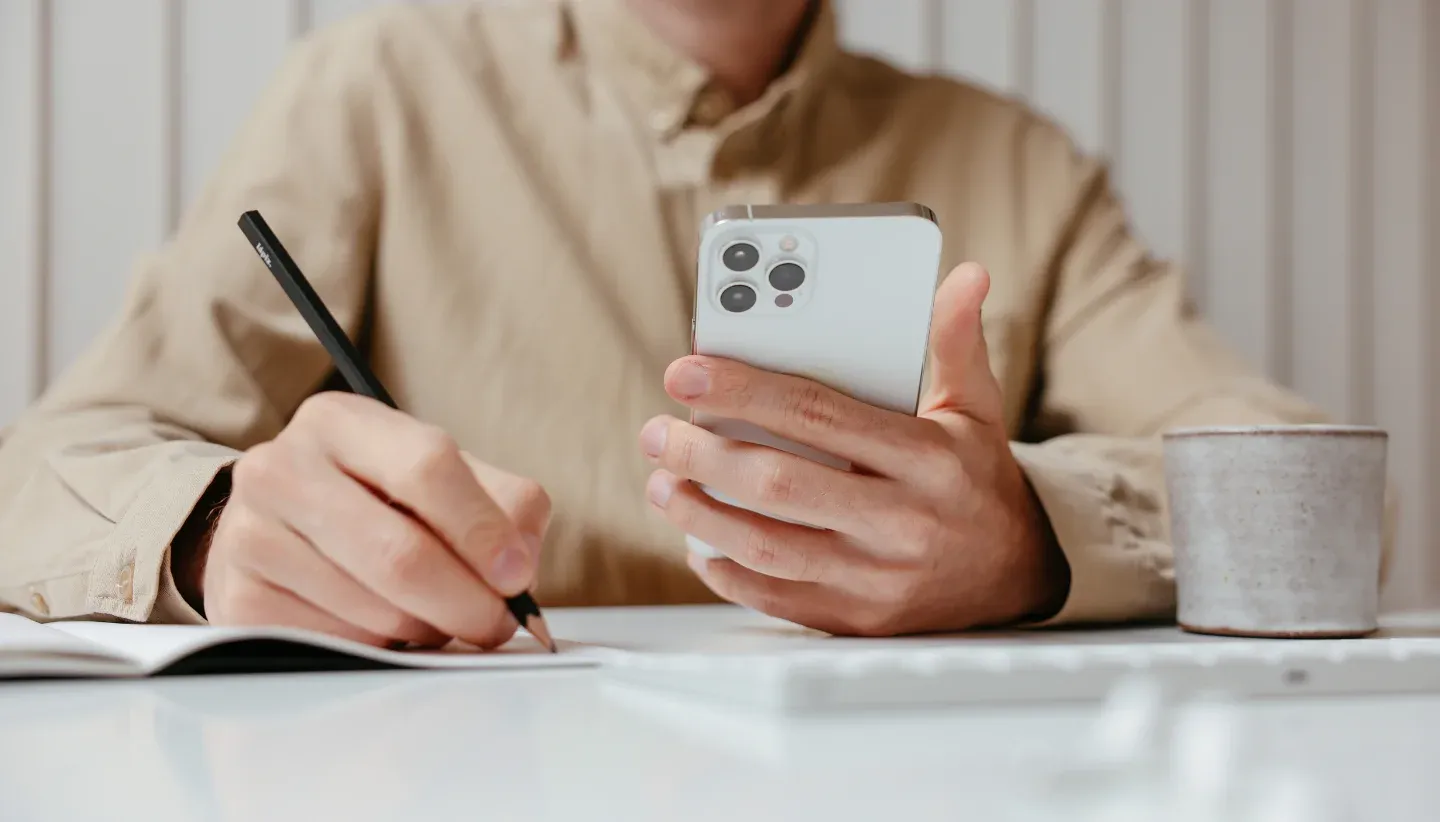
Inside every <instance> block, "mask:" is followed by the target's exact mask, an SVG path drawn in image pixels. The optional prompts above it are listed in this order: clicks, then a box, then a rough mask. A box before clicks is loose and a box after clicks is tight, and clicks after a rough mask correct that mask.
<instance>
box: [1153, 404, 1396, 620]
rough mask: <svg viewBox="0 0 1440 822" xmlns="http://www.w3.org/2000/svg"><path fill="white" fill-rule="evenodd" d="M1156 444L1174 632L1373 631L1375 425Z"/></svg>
mask: <svg viewBox="0 0 1440 822" xmlns="http://www.w3.org/2000/svg"><path fill="white" fill-rule="evenodd" d="M1163 440H1164V449H1165V481H1166V492H1167V495H1168V497H1169V508H1170V537H1171V543H1172V544H1173V545H1174V547H1175V585H1176V594H1177V597H1178V618H1179V622H1180V625H1181V627H1182V628H1184V629H1185V630H1188V631H1192V632H1195V633H1204V634H1222V635H1233V636H1256V637H1351V636H1364V635H1366V634H1369V633H1371V632H1373V631H1374V630H1375V629H1376V627H1377V624H1376V620H1377V617H1378V613H1377V612H1378V610H1379V587H1380V553H1381V543H1382V540H1383V538H1384V520H1385V476H1386V467H1385V461H1386V448H1387V444H1388V440H1389V438H1388V436H1387V434H1386V433H1385V432H1384V431H1383V430H1381V429H1378V428H1370V427H1364V426H1339V425H1297V426H1243V427H1226V428H1191V429H1183V430H1176V431H1171V432H1168V433H1166V434H1165V435H1164V437H1163Z"/></svg>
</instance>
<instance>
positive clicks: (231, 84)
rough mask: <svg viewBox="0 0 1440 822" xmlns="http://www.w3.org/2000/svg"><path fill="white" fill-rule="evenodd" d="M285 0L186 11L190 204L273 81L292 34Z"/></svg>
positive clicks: (195, 6)
mask: <svg viewBox="0 0 1440 822" xmlns="http://www.w3.org/2000/svg"><path fill="white" fill-rule="evenodd" d="M294 18H295V10H294V5H293V4H292V3H291V2H288V0H246V2H244V3H239V2H229V1H228V0H227V2H198V3H197V2H190V3H185V4H183V6H182V31H183V33H184V37H183V40H182V41H181V42H182V50H181V72H180V101H179V105H180V112H181V119H180V125H181V132H180V134H181V137H180V160H181V164H180V196H181V200H182V202H184V203H189V202H190V201H191V200H192V199H193V198H194V196H195V195H196V193H197V192H198V191H199V189H200V187H201V186H203V185H204V184H205V178H206V177H207V176H208V175H209V174H210V172H211V171H212V170H213V169H214V168H215V165H216V163H217V162H218V161H219V160H220V156H221V155H222V154H223V153H224V151H225V150H226V148H227V147H228V146H229V144H230V141H231V139H233V137H234V135H235V130H236V129H237V128H238V127H239V126H240V124H241V123H242V122H243V121H244V119H245V117H246V116H248V115H249V113H250V110H251V107H252V106H253V105H254V103H255V99H256V97H257V96H258V95H259V94H260V92H261V91H262V90H263V89H264V88H265V86H266V85H268V84H269V82H270V79H271V77H272V76H273V74H274V72H275V69H276V68H277V67H278V66H279V64H280V61H281V60H283V59H284V56H285V50H286V48H287V47H288V46H289V43H290V38H291V37H292V36H293V35H294V26H295V19H294Z"/></svg>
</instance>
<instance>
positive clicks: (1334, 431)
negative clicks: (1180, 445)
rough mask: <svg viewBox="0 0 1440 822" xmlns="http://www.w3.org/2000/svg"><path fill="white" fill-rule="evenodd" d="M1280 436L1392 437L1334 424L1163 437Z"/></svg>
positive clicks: (1189, 430) (1217, 428)
mask: <svg viewBox="0 0 1440 822" xmlns="http://www.w3.org/2000/svg"><path fill="white" fill-rule="evenodd" d="M1277 434H1283V435H1292V436H1311V437H1389V436H1390V434H1389V432H1388V431H1386V430H1385V429H1384V428H1380V427H1378V426H1374V425H1331V424H1302V425H1282V424H1270V425H1213V426H1191V427H1186V428H1175V429H1172V430H1170V431H1165V432H1163V433H1162V434H1161V437H1162V438H1163V439H1167V440H1168V439H1182V438H1187V437H1206V436H1222V437H1227V436H1228V437H1238V436H1275V435H1277Z"/></svg>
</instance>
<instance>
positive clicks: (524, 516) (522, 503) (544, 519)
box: [513, 479, 552, 528]
mask: <svg viewBox="0 0 1440 822" xmlns="http://www.w3.org/2000/svg"><path fill="white" fill-rule="evenodd" d="M551 507H552V503H551V501H550V494H549V493H548V492H546V490H545V486H543V485H541V484H540V483H538V482H536V481H534V480H530V479H525V480H520V481H519V482H518V483H517V486H516V491H515V511H514V512H513V513H514V516H515V520H516V521H517V522H520V523H525V524H535V525H537V526H539V527H542V528H543V527H544V526H545V524H546V523H548V522H549V521H550V512H551Z"/></svg>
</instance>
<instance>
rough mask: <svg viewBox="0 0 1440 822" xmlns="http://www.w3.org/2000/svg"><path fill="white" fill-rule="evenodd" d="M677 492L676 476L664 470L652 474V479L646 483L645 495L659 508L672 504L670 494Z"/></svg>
mask: <svg viewBox="0 0 1440 822" xmlns="http://www.w3.org/2000/svg"><path fill="white" fill-rule="evenodd" d="M674 493H675V477H674V476H673V475H671V474H667V473H665V472H664V471H656V472H655V473H653V474H651V475H650V481H649V482H647V483H645V495H646V496H648V497H649V498H650V501H651V502H652V503H654V504H655V507H657V508H664V507H665V506H666V505H669V504H670V495H671V494H674Z"/></svg>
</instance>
